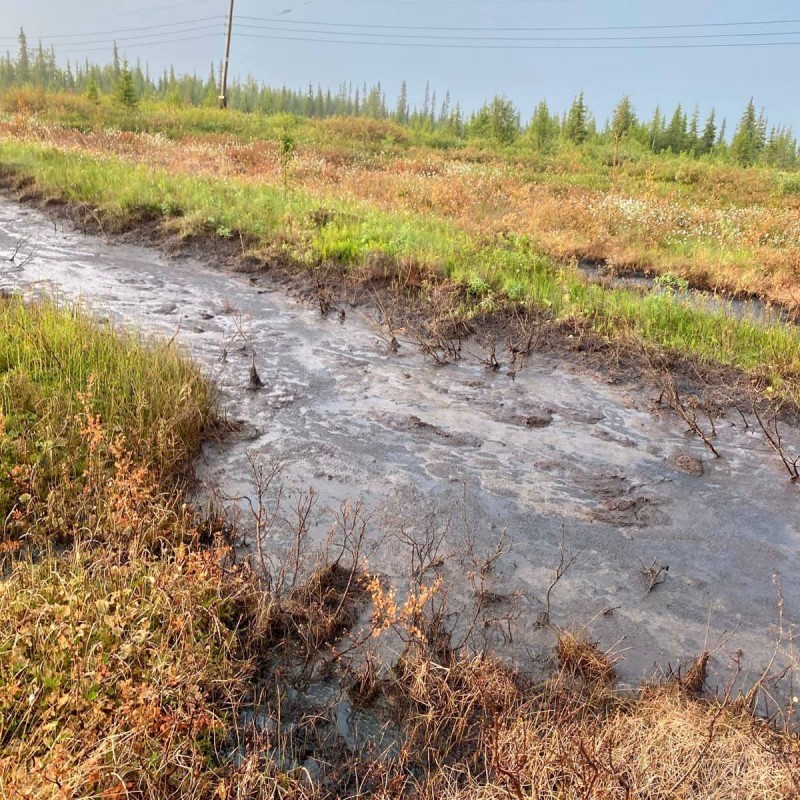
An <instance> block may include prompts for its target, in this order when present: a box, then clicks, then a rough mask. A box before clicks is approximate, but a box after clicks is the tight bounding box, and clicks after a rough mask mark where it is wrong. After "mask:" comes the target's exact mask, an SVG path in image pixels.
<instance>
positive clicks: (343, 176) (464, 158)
mask: <svg viewBox="0 0 800 800" xmlns="http://www.w3.org/2000/svg"><path fill="white" fill-rule="evenodd" d="M28 100H29V101H30V102H28V101H27V100H26V99H25V96H24V93H23V96H22V97H20V96H18V95H11V96H8V97H6V98H4V99H3V100H2V101H0V102H2V105H3V107H5V108H6V109H7V110H8V111H9V112H10V114H11V116H9V117H8V121H7V122H6V123H5V124H3V125H2V129H3V130H4V131H5V132H6V133H7V134H10V135H13V136H15V137H17V138H20V139H24V140H26V141H39V142H41V143H45V144H52V145H56V146H59V147H69V148H74V149H80V150H83V151H85V152H90V153H93V154H94V155H98V156H100V155H105V156H116V157H118V158H122V159H129V160H131V161H137V160H139V161H142V160H146V162H147V163H148V164H151V165H153V166H159V167H161V168H165V169H167V170H168V171H178V170H183V171H190V172H192V173H195V174H196V173H205V174H209V175H213V176H215V177H235V178H238V179H250V180H255V181H267V182H270V183H275V184H276V185H280V184H281V183H282V182H283V177H284V175H283V172H284V169H283V166H284V164H285V159H284V157H283V156H284V155H285V152H284V144H285V143H286V142H287V141H288V142H290V143H291V145H292V155H291V159H290V164H291V167H290V172H291V181H290V182H291V185H292V186H294V187H296V188H298V189H303V190H306V191H308V192H310V193H312V194H313V195H314V196H316V197H317V198H318V200H319V202H323V198H324V202H329V200H330V199H335V198H344V199H347V200H349V201H352V202H362V203H367V204H369V205H370V206H372V207H374V208H377V209H380V210H383V211H385V212H389V213H392V214H394V213H398V212H404V213H416V214H424V215H425V216H427V217H435V218H436V219H440V220H446V221H448V222H451V223H454V224H456V225H457V226H458V227H459V228H460V229H463V230H466V231H468V232H469V233H470V234H472V235H474V236H476V237H478V238H482V237H492V236H496V235H498V234H503V233H506V232H509V233H512V234H514V235H516V236H525V237H528V238H530V239H531V240H532V241H534V242H535V243H536V246H537V248H538V249H539V250H540V252H542V253H544V254H546V255H549V256H550V257H552V258H554V259H556V260H557V261H567V260H569V259H571V258H590V259H598V260H605V261H607V262H608V263H610V264H612V265H614V266H616V267H617V268H621V269H625V268H637V269H648V270H652V271H654V272H657V273H664V272H674V273H676V274H678V275H680V276H681V277H683V278H685V279H687V280H690V281H691V282H692V283H693V284H694V285H696V286H698V287H705V288H716V289H720V290H724V291H727V292H731V293H734V294H738V293H741V294H750V295H758V296H761V297H763V298H764V299H766V300H768V301H770V302H775V303H780V304H783V305H785V306H787V307H791V308H795V307H797V306H798V302H800V292H799V291H798V289H799V288H800V284H799V279H798V272H797V267H798V263H800V260H799V259H800V200H799V199H798V197H799V190H798V180H797V175H796V173H788V172H787V173H784V172H780V171H779V170H776V169H767V168H751V169H743V168H740V167H737V166H734V165H732V164H726V163H724V162H718V161H713V160H704V159H696V158H692V157H689V156H674V155H671V154H669V153H662V154H660V155H658V156H656V155H653V154H651V153H646V152H643V151H641V150H638V149H636V148H635V147H634V146H633V145H623V146H622V148H621V150H620V151H619V152H617V150H616V149H614V150H613V152H612V148H611V147H610V145H602V144H596V145H591V146H590V145H586V146H583V147H570V146H566V145H565V146H561V147H559V148H557V149H556V150H554V151H552V152H542V151H540V150H538V149H537V148H536V147H535V146H534V145H533V143H532V142H530V141H528V140H527V139H526V138H525V137H522V138H520V139H518V140H517V141H516V142H515V143H514V144H511V145H508V146H499V145H496V144H495V145H492V144H491V143H489V142H486V141H482V140H470V139H466V140H459V141H453V142H451V143H449V145H448V146H446V147H444V146H443V144H444V143H443V142H442V141H441V140H440V138H437V136H435V135H430V134H428V133H426V132H425V131H424V130H418V129H410V128H403V127H401V126H399V125H397V124H395V123H392V122H387V121H377V120H369V119H363V118H354V119H344V118H332V119H327V120H310V119H300V118H294V117H289V116H287V115H276V116H272V117H265V116H263V115H259V114H242V113H237V112H234V111H229V112H220V111H217V110H215V109H199V108H194V109H193V108H180V107H174V106H169V105H166V104H163V103H162V104H158V103H153V102H150V103H146V104H144V105H143V106H142V108H141V109H140V110H139V111H136V112H131V111H126V110H124V109H121V108H120V107H118V106H115V105H114V104H113V103H111V102H110V101H104V102H102V103H100V104H99V105H95V104H92V103H90V102H89V101H88V100H86V99H85V98H81V97H74V96H69V95H58V96H50V95H37V96H36V97H31V98H28ZM21 107H22V108H24V109H25V112H24V113H22V114H18V115H16V116H13V114H14V112H15V111H16V110H18V109H19V108H21ZM31 112H34V114H33V115H31Z"/></svg>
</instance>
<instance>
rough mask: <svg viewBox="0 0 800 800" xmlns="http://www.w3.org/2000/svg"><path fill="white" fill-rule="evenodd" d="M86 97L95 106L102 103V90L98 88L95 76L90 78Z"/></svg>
mask: <svg viewBox="0 0 800 800" xmlns="http://www.w3.org/2000/svg"><path fill="white" fill-rule="evenodd" d="M86 96H87V97H88V98H89V100H91V101H92V103H94V104H95V105H97V104H98V103H99V102H100V89H99V88H98V87H97V81H96V80H95V79H94V74H92V75H91V77H90V78H89V85H88V86H87V87H86Z"/></svg>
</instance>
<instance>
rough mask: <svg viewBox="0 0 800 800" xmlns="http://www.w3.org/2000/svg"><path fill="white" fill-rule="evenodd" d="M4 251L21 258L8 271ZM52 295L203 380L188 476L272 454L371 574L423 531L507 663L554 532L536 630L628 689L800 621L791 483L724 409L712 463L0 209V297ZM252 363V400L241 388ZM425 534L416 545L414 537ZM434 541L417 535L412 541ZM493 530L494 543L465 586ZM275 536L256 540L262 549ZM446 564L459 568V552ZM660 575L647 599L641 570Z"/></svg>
mask: <svg viewBox="0 0 800 800" xmlns="http://www.w3.org/2000/svg"><path fill="white" fill-rule="evenodd" d="M20 239H23V240H24V244H23V246H22V247H21V248H20V254H21V257H18V258H17V260H16V262H17V263H11V262H7V261H6V260H5V254H9V255H10V254H11V253H13V252H14V248H15V247H16V246H17V244H19V242H20ZM42 285H45V286H52V287H53V288H55V289H57V290H58V292H59V293H60V294H62V295H63V296H66V297H68V298H78V297H80V298H82V299H83V300H84V301H85V302H87V303H88V304H89V305H90V306H91V307H92V308H93V309H95V310H96V312H97V314H98V315H101V316H107V317H109V318H110V319H113V320H114V321H115V322H116V323H118V324H122V325H124V326H127V327H130V328H136V329H139V330H142V331H145V332H147V333H152V334H159V335H162V336H167V337H173V336H176V338H177V340H178V341H179V342H180V343H181V345H182V346H183V347H185V349H186V351H187V352H189V353H190V354H191V355H192V356H193V357H194V358H195V359H196V360H197V361H198V362H199V363H200V364H201V365H202V366H203V368H204V370H205V372H206V373H207V374H208V376H209V377H210V378H211V379H212V380H214V381H216V383H217V384H218V386H219V387H220V389H221V397H222V404H223V406H224V409H225V411H226V412H227V414H228V416H229V417H230V418H231V419H234V420H241V421H243V423H244V425H243V429H242V432H240V433H237V434H233V435H231V436H230V437H229V438H228V439H227V440H226V441H224V442H220V443H212V444H209V445H207V446H206V447H205V450H204V453H203V457H202V459H201V460H200V462H199V464H198V472H199V475H200V478H201V479H202V480H203V481H204V482H206V483H207V484H208V485H209V486H214V487H218V488H219V489H221V490H222V491H223V492H224V493H225V494H226V495H229V496H234V495H237V494H242V493H246V492H251V491H252V487H251V485H250V476H251V472H250V465H249V462H248V454H249V453H251V452H252V453H254V454H255V455H257V456H258V457H260V458H263V459H265V460H272V459H276V458H277V459H280V460H281V461H282V462H283V476H284V480H285V481H286V482H287V486H288V487H294V488H296V489H298V490H306V489H309V488H312V489H313V490H314V491H315V492H316V493H317V494H318V499H317V503H316V506H315V510H314V513H313V518H312V519H311V524H312V535H313V536H314V537H315V538H316V539H318V540H319V539H321V538H322V537H323V536H324V534H325V531H326V530H327V529H328V526H329V524H330V520H331V513H330V512H331V510H332V509H336V508H338V507H339V505H340V504H341V503H342V501H344V500H345V499H348V498H349V499H351V500H361V501H363V503H364V506H365V508H366V510H367V511H368V512H369V513H370V514H371V515H372V516H371V522H370V525H369V530H370V531H371V534H372V535H374V536H377V532H378V531H380V530H382V531H388V532H389V533H390V534H391V536H390V538H388V539H386V540H385V541H384V542H383V544H382V545H381V546H379V547H377V549H376V550H375V552H374V553H373V554H372V555H371V556H370V562H369V566H370V569H371V570H372V571H374V572H379V573H382V574H385V575H387V576H389V577H394V578H395V579H396V580H401V578H402V576H404V575H407V574H408V572H409V563H410V554H409V548H408V547H406V546H401V545H400V544H399V542H401V541H402V540H404V537H405V539H408V538H409V537H413V536H414V535H418V536H420V537H423V536H424V535H433V536H434V537H435V536H436V535H437V532H438V535H441V537H442V538H443V543H442V546H441V554H442V558H443V560H444V569H445V570H446V571H449V574H450V576H451V578H452V577H454V578H455V584H456V588H455V597H456V599H460V600H463V599H469V598H470V597H471V596H474V595H475V594H476V592H477V589H476V586H477V585H478V583H479V582H480V580H483V583H481V584H480V591H481V592H482V593H483V594H482V597H483V598H484V600H486V598H489V599H488V600H486V602H487V603H488V604H491V605H493V606H497V607H498V608H499V610H498V612H497V613H498V615H499V616H502V614H503V613H504V612H503V605H504V603H506V602H509V598H510V597H512V596H514V597H516V598H517V600H516V603H517V608H518V612H519V616H518V618H516V619H514V620H512V621H510V622H509V623H508V625H507V626H506V628H505V629H504V631H501V632H500V633H498V634H497V636H496V638H497V641H498V642H499V643H500V644H501V645H502V647H503V650H504V652H506V654H507V655H508V656H509V658H512V659H513V660H514V661H515V662H516V663H517V664H518V665H519V666H521V667H523V668H527V667H529V666H530V664H531V658H532V653H533V654H534V655H535V654H536V653H537V652H540V650H537V648H540V646H541V645H542V644H543V643H549V640H548V636H547V635H545V633H544V632H543V631H542V630H541V629H539V628H537V627H536V624H535V621H536V620H537V619H538V618H539V617H540V615H541V613H542V610H543V598H544V596H545V593H546V591H547V588H548V586H549V584H550V582H551V581H552V579H553V574H554V570H555V567H556V565H557V563H558V560H559V552H560V546H561V543H562V541H563V543H564V548H565V550H566V552H567V553H569V554H573V555H574V556H575V561H574V563H573V564H572V566H571V567H570V569H569V571H568V572H567V574H566V576H565V577H564V578H563V579H562V581H561V582H560V583H559V585H558V586H557V587H556V589H555V590H554V592H553V597H552V609H551V617H552V620H553V621H554V622H556V623H558V624H563V625H567V624H576V625H583V624H587V625H588V626H589V631H590V633H591V636H592V638H594V639H595V640H599V641H600V642H601V644H602V646H603V647H611V646H614V647H615V648H616V650H617V651H619V652H620V653H622V655H624V658H625V661H624V662H623V663H622V664H621V665H620V668H619V671H620V673H621V675H622V676H623V677H624V679H625V680H626V681H631V682H633V681H637V680H638V679H640V678H643V677H650V676H652V675H653V674H654V673H655V672H656V670H659V669H666V668H667V665H668V664H671V665H672V666H673V667H675V666H677V665H678V664H679V663H680V662H685V661H687V660H690V659H693V658H694V657H695V656H697V655H698V653H699V652H701V651H702V650H703V649H705V648H708V647H711V646H715V645H717V644H720V643H724V646H723V647H722V649H721V650H720V651H719V652H717V653H716V654H715V656H714V658H713V659H712V662H711V664H710V670H711V674H712V680H713V682H715V683H717V684H724V683H725V682H726V681H727V680H728V679H729V678H730V677H731V676H732V675H733V674H734V666H735V664H734V662H735V661H736V660H737V658H738V660H739V661H740V663H741V665H742V666H743V668H744V671H745V678H744V679H745V680H747V679H748V678H752V677H753V676H755V674H756V673H758V672H760V670H761V669H762V668H763V667H764V665H765V664H766V663H767V662H768V661H769V658H770V656H771V653H772V650H773V647H774V642H775V637H776V632H775V631H776V621H777V607H778V595H777V591H776V586H775V584H774V579H775V580H778V581H780V584H781V586H782V589H783V594H784V598H785V607H784V616H785V619H784V623H785V624H786V623H787V622H789V623H790V622H792V621H793V620H797V618H798V617H797V613H798V608H800V581H798V580H797V575H798V572H800V526H799V524H798V520H800V491H798V489H797V488H796V487H795V486H793V485H791V484H790V483H789V482H788V481H787V480H786V478H785V475H784V473H783V472H782V466H781V465H780V463H779V462H778V461H777V459H776V458H775V456H774V454H773V453H771V451H769V450H768V448H767V447H766V445H765V444H764V443H763V441H761V440H760V439H759V438H758V437H757V436H755V435H754V434H753V432H752V431H746V430H744V428H743V426H742V425H741V422H740V420H737V419H735V418H734V417H733V415H731V417H730V418H729V419H727V420H726V419H722V420H720V421H719V423H718V425H717V430H718V438H717V440H715V443H716V445H717V447H718V449H719V450H720V452H721V453H722V454H723V456H724V458H723V459H722V460H720V461H716V460H714V459H713V458H711V457H710V455H709V453H708V452H707V451H706V450H705V448H704V447H703V446H702V444H701V443H699V442H698V441H696V440H695V439H693V438H692V437H691V436H689V435H687V434H686V433H685V430H684V426H683V423H681V422H680V420H677V419H675V418H674V417H672V416H666V417H664V418H657V417H653V416H652V415H651V414H650V413H649V412H648V411H647V410H646V409H647V401H648V398H647V397H643V396H641V394H640V393H636V392H634V391H633V390H626V389H625V388H621V387H619V386H609V385H606V384H605V383H603V382H602V381H601V380H600V379H598V378H597V377H595V376H590V375H585V374H581V373H579V372H577V371H573V370H571V369H569V368H568V366H565V365H564V364H562V363H559V362H558V361H556V360H554V359H552V358H549V357H544V356H541V357H540V356H534V357H532V358H531V359H530V360H529V362H528V364H527V366H526V368H525V369H524V370H523V371H522V372H520V373H519V374H518V375H517V377H516V380H515V381H512V380H511V379H510V378H509V377H508V376H507V375H505V374H503V373H502V372H501V373H489V372H487V371H486V370H485V369H484V368H483V367H482V366H481V365H480V364H477V363H469V362H467V361H465V362H462V363H459V364H458V365H456V366H448V367H435V366H433V365H431V364H430V363H428V362H426V361H425V359H424V358H423V357H422V355H421V354H420V353H418V352H417V351H416V350H415V349H413V348H411V347H410V346H407V347H403V348H401V350H400V352H399V353H398V354H395V353H390V352H387V348H386V345H385V343H384V342H382V341H381V340H380V339H379V337H378V336H377V335H376V331H375V330H374V329H373V328H372V327H371V324H370V322H369V321H368V320H367V318H366V317H364V316H363V314H362V313H361V312H360V311H359V310H358V309H354V308H349V307H348V308H347V316H346V320H345V322H344V323H343V324H342V323H341V322H340V320H339V318H338V317H337V315H336V314H332V315H331V317H330V318H326V319H321V318H320V316H319V313H318V312H317V311H315V310H314V309H313V308H309V307H307V306H305V305H303V304H301V303H299V302H298V301H295V300H293V299H291V298H290V297H287V296H286V293H285V291H284V290H282V289H280V288H279V289H276V290H274V291H273V290H271V288H270V286H269V284H268V283H266V282H265V283H261V284H258V283H251V282H249V281H248V280H247V279H245V278H242V277H241V276H233V275H230V274H228V273H226V272H224V271H221V270H215V269H213V268H212V267H209V266H205V265H203V264H199V263H195V262H193V261H190V260H186V259H180V260H168V259H166V258H164V257H162V256H161V255H159V254H158V253H156V252H154V251H152V250H148V249H145V248H140V247H134V246H128V245H108V244H105V243H103V242H101V241H100V240H97V239H94V238H87V237H84V236H82V235H80V234H78V233H73V232H69V231H65V230H63V229H62V228H61V227H60V225H59V226H58V228H57V230H54V225H53V222H52V221H50V220H47V219H45V218H44V217H43V216H41V215H39V214H38V213H37V212H34V211H31V210H30V209H25V208H20V207H18V206H17V205H15V204H12V203H9V202H5V201H4V202H0V287H2V288H6V289H18V288H27V289H28V290H34V289H35V288H36V287H38V286H42ZM245 340H246V341H247V343H248V344H249V345H250V346H251V347H252V351H253V352H254V353H255V365H256V367H257V370H258V373H259V376H260V378H261V380H262V381H263V384H264V388H263V389H262V390H260V391H248V384H249V382H250V368H251V366H252V364H253V356H252V353H251V350H250V349H248V347H245V346H244V342H245ZM426 532H427V533H426ZM431 532H433V533H431ZM503 536H505V541H506V542H513V547H512V548H511V549H510V550H509V551H508V552H506V548H505V547H501V548H500V550H501V553H500V555H498V557H497V559H496V560H495V562H494V567H493V569H492V570H491V571H489V572H488V573H487V574H486V575H483V576H479V575H478V572H479V569H478V567H477V566H476V564H477V562H478V561H479V560H480V559H477V561H476V559H472V561H470V559H469V557H467V556H465V555H463V554H464V553H465V552H467V551H468V550H470V548H471V550H472V552H473V553H476V552H485V553H487V554H491V553H493V552H494V551H495V549H496V547H497V543H498V541H500V539H501V537H503ZM284 544H286V543H285V542H280V541H270V542H266V543H265V547H266V548H268V549H269V548H277V547H281V546H283V545H284ZM459 553H460V554H461V555H458V554H459ZM654 560H657V561H658V562H660V563H661V564H664V565H669V572H668V577H667V578H666V580H665V582H664V583H663V584H661V585H659V586H657V587H656V588H655V589H654V590H653V591H652V592H650V593H647V586H646V582H645V581H644V580H643V577H642V574H641V573H642V569H643V566H644V565H650V564H652V563H653V562H654Z"/></svg>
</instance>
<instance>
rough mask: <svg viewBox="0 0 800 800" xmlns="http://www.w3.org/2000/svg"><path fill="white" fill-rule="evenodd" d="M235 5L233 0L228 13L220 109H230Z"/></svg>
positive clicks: (220, 89)
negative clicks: (229, 74)
mask: <svg viewBox="0 0 800 800" xmlns="http://www.w3.org/2000/svg"><path fill="white" fill-rule="evenodd" d="M233 4H234V0H231V10H230V12H229V13H228V36H227V39H226V42H225V61H224V62H223V65H222V86H220V88H219V107H220V108H227V107H228V63H229V62H230V59H231V34H232V33H233Z"/></svg>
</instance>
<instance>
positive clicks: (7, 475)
mask: <svg viewBox="0 0 800 800" xmlns="http://www.w3.org/2000/svg"><path fill="white" fill-rule="evenodd" d="M212 414H213V397H212V392H211V389H210V388H209V386H208V385H207V383H206V382H205V380H204V379H203V377H202V375H201V374H200V372H199V371H198V370H197V368H196V367H194V366H193V365H192V364H190V363H189V362H187V361H186V360H184V359H183V358H182V357H181V355H180V354H179V353H178V352H177V351H176V350H175V349H174V348H173V347H171V346H167V345H165V344H155V343H154V344H146V343H142V342H140V341H138V340H136V339H134V338H132V337H130V336H126V335H124V334H120V333H116V332H115V331H113V330H112V329H111V328H110V327H109V326H99V325H97V324H96V323H95V322H94V321H93V320H92V319H91V317H90V316H89V315H88V314H86V313H84V312H83V311H81V310H80V309H79V308H62V307H59V306H58V305H57V304H56V303H55V302H49V301H44V302H40V303H38V304H36V305H30V304H26V303H25V302H23V301H22V300H21V299H19V298H14V297H12V298H7V299H3V300H0V422H1V423H2V425H1V426H0V431H2V436H1V437H0V514H2V517H3V519H6V518H8V515H9V514H12V517H13V516H14V514H13V513H12V512H16V515H17V516H18V517H19V518H18V519H17V520H16V521H14V520H13V519H12V520H11V522H12V523H13V524H10V525H9V526H7V528H6V531H7V532H8V531H9V530H12V531H13V530H14V529H15V528H16V530H17V531H20V530H23V529H24V530H27V531H28V533H30V532H31V522H32V521H33V520H40V521H42V524H45V525H49V526H50V529H51V530H52V529H53V527H58V528H60V529H62V530H63V529H66V527H68V525H69V524H71V520H68V519H67V518H63V519H61V520H60V521H59V520H58V519H57V517H58V514H57V512H56V509H55V505H56V503H55V497H56V496H60V497H61V502H62V504H63V505H65V506H67V505H71V506H74V505H75V503H74V502H71V501H70V500H69V498H67V497H65V496H62V495H63V493H64V492H67V491H68V489H69V487H72V488H73V489H74V490H75V491H76V492H80V491H82V490H83V488H84V486H85V473H86V472H87V470H89V468H90V467H91V466H92V465H93V463H92V462H93V459H95V460H96V461H102V464H100V463H95V464H94V466H97V467H98V469H101V471H102V470H104V465H105V464H111V463H113V462H114V460H115V458H114V454H113V453H112V452H110V450H109V448H108V445H110V444H111V443H112V442H113V440H118V441H120V442H122V441H124V442H125V450H126V452H127V453H128V454H129V455H130V457H132V458H133V459H134V460H135V461H136V463H138V464H142V465H146V466H147V468H148V469H150V470H152V471H153V472H154V473H155V474H157V475H159V476H163V477H164V478H170V477H172V476H174V475H176V474H178V473H179V472H180V471H182V470H183V469H185V468H186V467H188V465H189V460H190V457H191V456H192V455H193V454H194V453H195V452H196V450H197V448H198V447H199V443H200V438H201V435H202V433H203V431H204V429H206V428H207V427H208V425H209V423H210V420H211V418H212ZM90 416H91V417H92V418H93V419H94V418H96V419H97V421H98V422H99V424H100V425H102V426H104V431H105V434H104V442H103V445H104V447H103V452H102V453H101V452H100V451H99V449H100V448H99V446H100V443H97V444H96V446H95V450H96V451H97V452H93V451H92V448H93V445H92V444H91V443H90V441H89V438H90V436H89V434H88V433H87V431H89V429H91V428H92V424H90V423H91V420H90V419H89V417H90ZM100 477H101V476H99V475H96V476H95V478H96V479H100ZM73 483H74V484H75V485H74V486H73ZM56 522H59V524H58V525H56V524H55V523H56Z"/></svg>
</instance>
